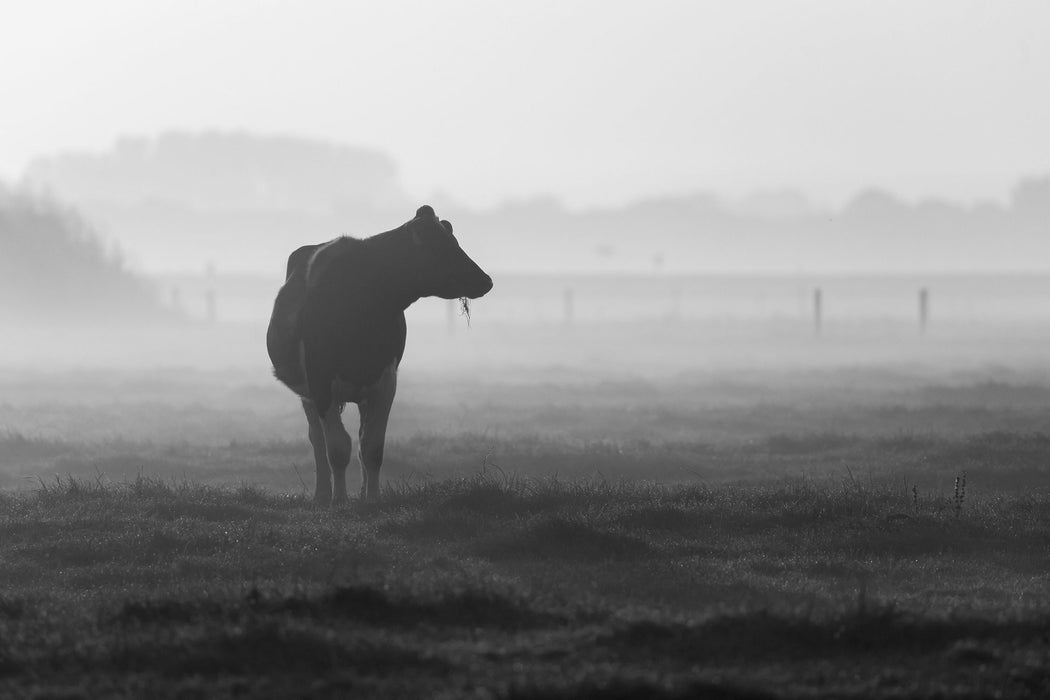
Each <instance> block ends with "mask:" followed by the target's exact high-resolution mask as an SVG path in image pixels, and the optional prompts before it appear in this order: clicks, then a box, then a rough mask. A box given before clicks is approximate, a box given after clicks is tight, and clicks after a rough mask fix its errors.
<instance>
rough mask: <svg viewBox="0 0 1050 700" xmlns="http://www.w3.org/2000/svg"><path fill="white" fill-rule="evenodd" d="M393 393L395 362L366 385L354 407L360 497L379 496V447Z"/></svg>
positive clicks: (381, 450)
mask: <svg viewBox="0 0 1050 700" xmlns="http://www.w3.org/2000/svg"><path fill="white" fill-rule="evenodd" d="M396 392H397V363H396V362H395V363H393V364H391V365H390V366H389V367H387V368H386V369H385V370H384V371H383V374H382V376H380V378H379V381H377V382H376V383H375V384H373V385H372V386H370V387H369V388H368V389H367V390H366V391H365V393H364V397H363V399H362V400H361V402H360V403H359V404H358V407H359V408H360V410H361V430H360V432H359V433H358V439H359V443H360V444H359V446H358V449H359V451H360V452H359V455H358V456H359V457H360V458H361V498H363V499H366V500H369V501H371V500H374V499H376V498H378V497H379V469H380V467H382V466H383V445H384V443H385V442H386V426H387V421H388V420H389V418H390V407H391V406H392V405H393V403H394V394H395V393H396Z"/></svg>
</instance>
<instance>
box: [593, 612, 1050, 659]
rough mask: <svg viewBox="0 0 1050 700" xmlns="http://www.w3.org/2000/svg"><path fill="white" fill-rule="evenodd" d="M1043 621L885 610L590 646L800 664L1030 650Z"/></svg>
mask: <svg viewBox="0 0 1050 700" xmlns="http://www.w3.org/2000/svg"><path fill="white" fill-rule="evenodd" d="M1048 626H1050V618H1047V617H1045V616H1044V617H1041V618H1029V619H1025V620H1013V621H1001V622H1000V621H993V620H987V619H980V618H973V619H966V618H948V619H929V618H922V617H917V616H913V615H908V614H905V613H902V612H900V611H897V610H895V609H894V608H892V607H878V608H875V609H859V610H856V611H853V612H850V613H846V614H843V615H839V616H837V617H832V618H829V619H824V620H815V619H810V618H807V617H802V616H787V615H777V614H772V613H770V612H767V611H759V612H754V613H747V614H741V615H723V616H718V617H714V618H712V619H709V620H707V621H705V622H702V623H699V624H684V623H662V622H656V621H651V620H644V621H638V622H632V623H627V624H625V625H623V626H622V627H620V628H619V629H616V630H615V631H613V632H611V633H609V634H607V635H605V636H604V637H600V638H599V639H598V640H597V643H598V644H599V645H600V646H604V647H605V648H607V649H609V650H610V651H612V652H614V653H616V654H618V655H624V656H627V655H631V656H637V655H638V654H642V655H647V656H651V657H653V658H669V657H670V658H677V659H679V660H680V661H682V662H688V663H699V662H708V661H714V660H726V661H732V660H734V659H737V660H739V659H743V658H746V659H763V658H765V659H780V660H784V659H801V658H812V657H814V656H818V655H819V656H822V657H826V656H834V655H840V654H846V655H848V654H872V653H893V654H908V653H929V652H939V651H945V650H946V649H950V648H951V647H952V645H954V644H957V643H959V642H961V641H971V642H972V641H975V640H976V641H982V642H996V643H1006V644H1012V643H1031V642H1033V641H1034V642H1039V641H1040V640H1044V641H1045V639H1046V630H1047V629H1050V627H1048Z"/></svg>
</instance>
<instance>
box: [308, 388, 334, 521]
mask: <svg viewBox="0 0 1050 700" xmlns="http://www.w3.org/2000/svg"><path fill="white" fill-rule="evenodd" d="M303 412H304V413H306V422H307V423H308V424H309V426H310V433H309V434H310V445H311V446H312V447H313V448H314V468H315V469H316V473H317V476H316V479H315V481H314V501H315V502H316V503H318V504H319V505H324V506H326V505H328V504H329V503H331V502H332V470H331V468H330V467H329V465H328V450H327V448H326V447H325V439H324V424H323V423H322V421H321V416H320V415H319V414H318V413H317V409H316V408H314V404H313V402H312V401H309V400H307V399H303Z"/></svg>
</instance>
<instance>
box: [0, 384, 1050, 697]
mask: <svg viewBox="0 0 1050 700" xmlns="http://www.w3.org/2000/svg"><path fill="white" fill-rule="evenodd" d="M552 376H553V375H548V379H550V378H551V377H552ZM72 384H76V387H77V391H76V392H75V398H70V397H71V393H70V386H71V385H72ZM114 384H118V385H119V386H120V387H121V393H120V396H119V398H115V397H114V395H113V394H112V392H108V391H106V390H105V387H111V386H113V385H114ZM0 387H2V388H3V394H2V396H3V400H2V402H0V426H2V427H3V428H4V430H5V432H4V433H3V435H0V487H2V488H3V489H4V491H3V492H2V494H0V580H2V581H3V586H2V588H0V695H10V696H29V697H33V696H36V697H104V696H119V695H130V696H143V695H150V696H154V697H158V698H160V697H215V696H232V695H246V694H247V695H252V696H271V697H285V696H289V695H291V696H312V697H325V696H329V697H346V696H361V697H397V696H404V697H421V696H422V697H442V696H447V697H461V696H474V697H505V698H525V697H529V698H533V697H544V698H554V697H587V696H591V697H599V696H600V697H661V698H663V697H715V698H764V697H829V698H830V697H836V698H837V697H858V698H867V697H931V698H932V697H974V698H977V697H990V696H1000V697H1018V698H1021V697H1045V696H1048V695H1050V636H1048V633H1047V630H1048V629H1050V563H1048V562H1050V468H1048V466H1047V465H1048V464H1050V435H1048V434H1047V433H1045V432H1044V431H1045V430H1046V426H1047V425H1050V422H1048V421H1050V388H1048V385H1047V383H1046V382H1045V378H1044V377H1043V376H1042V375H1040V374H1038V373H1034V374H1033V373H1027V374H1018V373H1016V372H1013V371H1007V370H1004V369H1002V368H988V369H984V370H980V371H971V372H967V373H961V374H947V373H942V374H935V375H931V374H929V373H925V372H918V371H913V370H911V369H908V368H901V367H888V368H887V367H882V368H878V369H869V370H861V369H856V368H854V369H848V370H840V371H834V372H797V371H796V372H789V373H780V374H775V373H766V374H762V373H747V374H737V375H734V376H732V377H728V378H727V377H724V376H721V377H700V376H678V377H674V378H668V379H662V380H660V379H648V378H638V377H624V376H620V377H612V378H608V377H606V378H602V379H597V380H596V379H594V378H593V377H585V378H583V379H579V378H577V379H576V380H574V381H573V380H568V379H566V378H558V377H554V379H553V380H552V381H548V382H537V381H526V380H525V379H523V380H522V381H514V382H511V381H508V382H503V383H498V384H485V383H482V382H476V381H475V382H469V381H466V380H464V379H463V378H462V377H458V378H452V379H442V378H435V377H431V376H422V375H420V376H416V377H413V381H411V382H409V381H403V382H402V387H403V394H402V396H401V397H400V399H399V400H400V403H399V405H397V406H395V412H394V419H393V420H394V421H395V426H396V427H395V429H394V431H393V434H392V435H391V441H390V443H389V445H388V464H387V465H386V466H385V467H384V479H385V482H384V486H385V492H384V495H383V497H382V498H381V499H380V500H379V502H377V503H374V504H365V503H360V502H357V501H354V502H352V503H351V504H350V505H349V506H348V507H345V508H335V509H329V508H316V507H314V506H313V505H312V503H311V502H310V499H309V496H308V494H309V490H310V488H311V486H312V471H311V470H312V467H311V466H310V463H309V454H310V451H309V447H308V444H307V443H306V439H305V424H304V421H303V420H302V418H301V416H300V415H298V409H297V408H296V407H295V405H294V401H292V400H291V397H290V396H286V395H285V394H284V393H283V392H281V391H280V390H279V389H280V388H279V387H271V386H270V385H269V384H262V383H258V384H256V383H253V382H249V381H244V380H243V378H241V377H236V376H232V375H229V374H224V375H223V379H222V380H221V381H220V380H218V379H217V378H216V377H215V376H213V375H210V374H200V375H196V376H195V375H183V376H182V377H181V378H180V381H178V382H174V381H172V382H167V383H166V382H164V381H162V380H160V379H158V378H157V377H146V376H144V375H134V374H127V373H124V374H119V375H118V374H114V373H108V374H106V373H102V374H97V375H86V374H84V373H79V374H77V375H76V376H75V377H74V376H72V375H69V376H57V377H56V376H51V375H47V376H45V375H26V374H24V373H21V374H19V375H17V376H15V375H13V374H12V375H7V376H4V377H0ZM353 417H354V416H353V415H352V410H351V412H348V418H349V419H353ZM350 422H351V423H352V422H353V421H352V420H350ZM354 432H355V431H354V430H353V428H351V433H352V434H353V433H354ZM355 482H356V479H351V483H355Z"/></svg>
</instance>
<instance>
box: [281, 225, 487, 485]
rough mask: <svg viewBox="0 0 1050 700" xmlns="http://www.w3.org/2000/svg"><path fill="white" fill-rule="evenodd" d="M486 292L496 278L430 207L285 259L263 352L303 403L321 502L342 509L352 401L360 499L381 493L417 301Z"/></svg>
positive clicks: (298, 250)
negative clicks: (347, 413) (409, 315)
mask: <svg viewBox="0 0 1050 700" xmlns="http://www.w3.org/2000/svg"><path fill="white" fill-rule="evenodd" d="M490 289H492V278H490V277H489V276H488V275H487V274H485V272H484V270H482V269H481V268H480V267H479V266H478V265H477V263H475V262H474V261H473V260H471V259H470V257H469V256H468V255H467V254H466V253H465V252H464V251H463V249H462V248H460V247H459V243H458V241H457V240H456V237H455V236H454V235H452V224H450V223H449V222H447V221H440V220H438V218H437V216H436V215H435V214H434V210H433V209H432V208H431V207H430V206H422V207H420V208H419V209H418V210H417V211H416V215H415V217H414V218H413V219H412V220H411V221H408V222H406V223H405V224H403V225H401V226H399V227H398V228H396V229H393V230H391V231H386V232H385V233H380V234H377V235H375V236H372V237H370V238H365V239H357V238H351V237H348V236H343V237H340V238H336V239H334V240H331V241H329V242H327V243H320V244H317V245H306V246H303V247H301V248H299V249H297V250H296V251H295V252H293V253H292V254H291V256H289V258H288V269H287V273H286V275H285V282H284V285H283V286H282V287H281V289H280V291H279V292H278V293H277V299H276V301H275V302H274V306H273V315H272V316H271V317H270V325H269V328H268V329H267V331H266V349H267V352H268V353H269V355H270V361H271V362H272V363H273V371H274V376H276V377H277V379H279V380H280V381H281V382H283V383H284V384H285V385H286V386H288V388H290V389H291V390H292V391H294V392H295V393H296V394H298V395H299V397H300V398H301V399H302V404H303V410H304V411H305V412H306V420H307V423H308V424H309V436H310V443H311V445H312V446H313V450H314V461H315V463H316V467H317V481H316V486H315V491H314V499H315V500H316V501H317V502H318V503H321V504H327V503H330V502H331V503H336V504H338V503H344V502H346V467H347V465H348V464H349V462H350V455H351V451H352V446H353V441H352V440H351V438H350V435H349V434H348V433H347V432H346V428H345V427H344V426H343V421H342V410H343V407H344V406H345V405H346V404H347V403H356V404H357V406H358V409H359V412H360V415H361V428H360V431H359V433H358V441H359V446H358V450H359V452H358V454H359V457H360V460H361V476H362V483H361V496H362V498H365V499H374V498H375V497H377V496H378V495H379V469H380V467H381V466H382V464H383V444H384V442H385V441H386V427H387V420H388V418H389V416H390V407H391V405H392V404H393V401H394V393H395V392H396V391H397V370H398V365H399V364H400V363H401V357H402V356H403V355H404V352H405V337H406V326H405V309H407V308H408V307H409V306H411V305H412V303H413V302H415V301H416V300H417V299H420V298H421V297H428V296H437V297H442V298H444V299H456V298H467V299H476V298H478V297H480V296H483V295H485V294H486V293H488V291H489V290H490ZM333 487H334V488H333Z"/></svg>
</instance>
